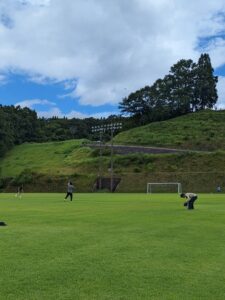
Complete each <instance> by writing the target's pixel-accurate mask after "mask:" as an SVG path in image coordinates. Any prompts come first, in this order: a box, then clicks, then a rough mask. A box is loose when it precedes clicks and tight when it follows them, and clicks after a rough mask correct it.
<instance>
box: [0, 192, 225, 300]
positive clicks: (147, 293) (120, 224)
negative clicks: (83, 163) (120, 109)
mask: <svg viewBox="0 0 225 300" xmlns="http://www.w3.org/2000/svg"><path fill="white" fill-rule="evenodd" d="M64 196H65V195H64V194H25V195H24V196H23V198H22V199H17V198H15V196H14V194H0V211H1V216H0V220H4V221H5V222H6V223H7V224H8V226H7V227H2V228H0V235H1V240H0V251H1V279H0V284H1V289H0V299H10V300H11V299H13V300H14V299H224V294H225V287H224V280H225V270H224V267H223V265H224V260H225V251H224V245H223V240H224V239H225V230H224V229H225V216H224V210H225V195H223V194H221V195H214V194H204V195H200V196H199V199H198V200H197V202H196V209H195V210H194V211H188V210H186V209H184V208H183V206H182V200H181V199H179V197H178V195H175V194H173V195H172V194H164V195H151V196H150V195H146V194H75V195H74V201H73V202H69V201H64V200H63V198H64Z"/></svg>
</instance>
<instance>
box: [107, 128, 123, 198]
mask: <svg viewBox="0 0 225 300" xmlns="http://www.w3.org/2000/svg"><path fill="white" fill-rule="evenodd" d="M121 128H122V123H111V124H108V125H107V129H108V130H110V131H111V151H110V191H111V193H112V192H113V185H114V180H113V178H114V170H113V168H114V165H113V154H114V153H113V134H114V131H115V130H118V129H121Z"/></svg>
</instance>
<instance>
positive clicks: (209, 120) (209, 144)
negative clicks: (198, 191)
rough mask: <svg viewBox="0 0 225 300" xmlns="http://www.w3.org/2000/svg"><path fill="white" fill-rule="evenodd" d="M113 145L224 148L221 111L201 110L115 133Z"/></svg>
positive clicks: (223, 113) (224, 125)
mask: <svg viewBox="0 0 225 300" xmlns="http://www.w3.org/2000/svg"><path fill="white" fill-rule="evenodd" d="M114 142H115V143H116V144H123V145H148V146H158V147H171V148H180V149H191V150H218V149H225V110H221V111H212V110H204V111H199V112H196V113H191V114H187V115H184V116H181V117H177V118H174V119H170V120H167V121H162V122H155V123H151V124H148V125H145V126H141V127H137V128H134V129H130V130H128V131H124V132H121V133H119V134H118V135H117V136H116V137H115V138H114Z"/></svg>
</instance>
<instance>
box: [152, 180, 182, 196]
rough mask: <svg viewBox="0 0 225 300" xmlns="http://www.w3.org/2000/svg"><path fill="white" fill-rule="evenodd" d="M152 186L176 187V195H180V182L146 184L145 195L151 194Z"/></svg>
mask: <svg viewBox="0 0 225 300" xmlns="http://www.w3.org/2000/svg"><path fill="white" fill-rule="evenodd" d="M153 185H176V186H177V193H178V194H181V193H182V185H181V183H180V182H148V183H147V194H152V186H153Z"/></svg>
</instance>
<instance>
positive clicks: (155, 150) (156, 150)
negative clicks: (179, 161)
mask: <svg viewBox="0 0 225 300" xmlns="http://www.w3.org/2000/svg"><path fill="white" fill-rule="evenodd" d="M88 146H89V147H91V148H96V149H99V147H100V146H99V144H90V145H88ZM110 147H111V145H106V144H104V145H102V148H103V149H106V148H108V149H110ZM113 150H114V152H115V153H118V154H129V153H151V154H161V153H182V152H190V151H192V150H183V149H172V148H161V147H148V146H125V145H113Z"/></svg>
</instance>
